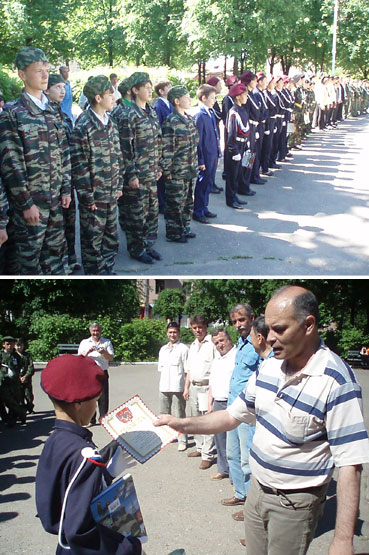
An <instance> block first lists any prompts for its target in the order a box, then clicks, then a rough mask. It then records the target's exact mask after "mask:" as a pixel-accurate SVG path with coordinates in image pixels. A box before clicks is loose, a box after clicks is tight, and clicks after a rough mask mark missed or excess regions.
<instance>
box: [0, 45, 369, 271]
mask: <svg viewBox="0 0 369 555" xmlns="http://www.w3.org/2000/svg"><path fill="white" fill-rule="evenodd" d="M15 65H16V67H17V69H18V74H19V77H20V78H21V79H22V81H23V83H24V90H23V92H22V94H21V96H20V98H18V99H16V100H14V101H12V102H8V103H7V104H6V105H5V106H4V107H3V109H2V113H1V115H0V132H1V141H0V154H1V188H0V191H1V198H0V244H1V245H2V244H3V246H2V248H1V250H0V273H2V274H8V275H9V274H10V275H19V274H21V275H26V274H27V275H30V274H31V275H40V274H45V275H50V274H56V275H64V274H71V273H78V272H80V270H81V266H80V264H79V263H78V261H77V255H76V223H77V222H76V219H77V216H78V218H79V230H80V248H81V258H82V266H83V271H84V273H85V274H89V275H114V273H115V272H114V264H115V258H116V254H117V252H118V247H119V239H118V223H119V225H120V227H121V228H122V230H123V232H124V233H125V236H126V241H127V250H128V252H129V255H130V257H131V258H133V259H135V260H137V261H139V262H140V263H143V264H154V263H155V261H157V260H161V259H162V256H161V254H160V253H159V252H158V251H157V250H156V249H155V248H154V246H155V242H156V240H157V237H158V214H159V213H160V212H162V213H163V214H164V218H165V235H166V239H167V241H169V242H175V243H187V242H188V241H189V240H192V239H194V238H195V237H196V233H195V232H194V231H193V230H192V229H191V222H192V220H195V221H196V222H199V223H202V224H207V223H209V222H210V221H212V220H213V219H215V218H216V217H217V214H216V213H214V212H212V211H211V209H210V206H209V204H210V194H211V193H213V194H219V193H220V192H221V191H222V190H223V187H221V186H220V184H219V183H216V179H215V177H216V171H217V167H218V164H219V159H220V158H221V157H222V156H223V168H222V169H223V174H222V177H223V179H224V181H225V200H226V205H227V206H228V207H229V208H231V209H236V210H243V209H244V206H245V205H246V204H247V202H248V199H247V200H246V198H245V197H251V196H253V195H254V194H255V193H256V191H255V190H254V189H252V188H251V185H252V184H258V185H261V184H264V183H266V180H267V178H269V177H271V176H272V175H273V171H274V170H276V169H280V168H281V165H280V162H283V161H285V160H286V159H289V158H291V157H292V154H291V152H290V150H291V149H293V148H296V149H300V148H301V143H302V140H303V138H304V136H306V135H307V134H308V133H310V132H311V131H314V130H325V129H327V130H330V129H334V128H335V127H337V125H338V124H339V122H340V121H342V120H343V119H344V118H347V117H348V116H349V115H353V116H357V115H359V114H366V113H367V110H368V102H369V87H368V83H367V81H362V82H359V81H356V80H352V79H350V78H345V79H340V78H338V77H332V76H327V75H323V74H319V75H311V74H308V75H305V74H296V75H293V76H292V77H289V76H286V75H277V76H273V75H267V74H265V73H264V72H258V73H256V74H255V73H253V72H252V71H246V72H244V73H243V74H242V75H241V76H240V78H238V77H237V76H236V75H232V76H230V77H228V78H226V80H225V82H223V79H221V78H220V77H218V76H215V75H213V76H211V77H209V78H208V79H207V82H206V83H204V84H203V85H201V86H200V87H199V88H198V91H197V100H198V110H197V111H196V113H195V115H194V117H192V116H191V115H190V113H192V111H191V110H190V108H191V98H190V94H189V92H188V90H187V88H186V87H185V86H183V85H175V86H173V87H172V85H171V83H170V81H167V80H163V81H160V82H159V83H156V84H155V93H156V99H155V101H154V102H153V85H152V82H151V79H150V76H149V75H148V74H147V73H146V72H141V71H137V72H134V73H133V74H132V75H130V76H129V77H128V78H125V79H123V80H122V81H121V82H120V83H118V77H117V75H116V74H111V75H110V78H108V77H106V76H104V75H99V76H92V77H90V78H89V79H88V81H87V82H86V84H85V86H84V88H83V93H82V95H81V98H80V99H79V102H78V104H79V106H80V108H81V109H82V113H81V114H80V115H79V116H78V118H77V120H76V121H74V117H73V113H72V102H73V96H72V89H71V84H70V82H69V69H68V67H66V66H61V67H60V71H59V73H50V72H49V64H48V61H47V57H46V55H45V53H44V52H43V51H42V50H40V49H38V48H35V47H26V48H23V49H22V50H20V51H19V52H18V54H17V58H16V60H15ZM226 88H228V93H227V94H226V95H224V96H223V98H221V97H222V91H225V89H226ZM221 142H222V144H221ZM4 243H5V244H4Z"/></svg>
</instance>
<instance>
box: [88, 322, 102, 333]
mask: <svg viewBox="0 0 369 555" xmlns="http://www.w3.org/2000/svg"><path fill="white" fill-rule="evenodd" d="M92 328H99V330H100V331H101V326H100V324H99V322H93V324H91V325H90V327H89V328H88V329H89V330H92Z"/></svg>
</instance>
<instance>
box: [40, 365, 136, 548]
mask: <svg viewBox="0 0 369 555" xmlns="http://www.w3.org/2000/svg"><path fill="white" fill-rule="evenodd" d="M103 382H104V372H103V371H102V370H101V368H100V367H99V366H98V365H97V364H96V362H94V361H93V360H92V359H91V358H89V357H84V356H82V355H79V356H74V355H62V356H60V357H57V358H54V359H53V360H51V361H50V362H49V363H48V365H47V366H46V368H45V369H44V370H43V372H42V374H41V387H42V389H43V390H44V391H45V392H46V393H47V394H48V395H49V397H50V399H51V401H52V403H53V405H54V409H55V416H56V421H55V426H54V431H53V433H52V434H51V436H50V437H49V438H48V440H47V441H46V443H45V446H44V449H43V451H42V454H41V457H40V460H39V464H38V468H37V474H36V505H37V511H38V516H39V518H40V519H41V522H42V526H43V527H44V528H45V530H46V531H47V532H49V533H51V534H55V535H57V536H58V540H59V541H58V546H57V549H56V553H57V554H62V553H69V554H70V555H73V554H78V555H88V554H91V555H92V554H94V555H97V554H100V555H103V554H104V555H105V554H106V553H117V554H124V555H136V554H140V553H141V552H142V550H141V542H140V541H139V540H138V539H137V538H132V537H124V536H122V535H121V534H119V533H117V532H115V531H113V530H110V529H109V528H105V527H104V526H101V525H97V524H96V523H95V521H94V519H93V517H92V513H91V510H90V504H91V501H92V500H93V499H94V497H96V495H98V494H99V493H100V492H101V491H102V489H103V488H104V487H106V486H108V485H110V483H111V482H112V476H111V475H110V474H109V472H108V470H107V469H106V462H105V460H104V458H105V457H103V456H102V455H101V454H100V453H99V452H98V451H97V449H96V446H95V444H94V443H93V441H92V433H91V432H90V431H89V430H87V429H86V428H85V426H87V425H88V424H89V422H90V420H91V418H92V416H93V414H94V413H95V411H96V401H97V400H98V398H99V396H100V394H101V391H102V387H103ZM106 458H107V457H106ZM103 484H104V485H103Z"/></svg>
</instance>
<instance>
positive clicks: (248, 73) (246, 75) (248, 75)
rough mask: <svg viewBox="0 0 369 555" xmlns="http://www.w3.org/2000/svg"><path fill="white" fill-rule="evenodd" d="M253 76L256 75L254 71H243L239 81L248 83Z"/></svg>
mask: <svg viewBox="0 0 369 555" xmlns="http://www.w3.org/2000/svg"><path fill="white" fill-rule="evenodd" d="M255 77H256V75H255V73H252V71H250V70H249V71H245V73H243V74H242V75H241V82H242V83H245V85H248V84H249V83H251V81H252V80H253V79H255Z"/></svg>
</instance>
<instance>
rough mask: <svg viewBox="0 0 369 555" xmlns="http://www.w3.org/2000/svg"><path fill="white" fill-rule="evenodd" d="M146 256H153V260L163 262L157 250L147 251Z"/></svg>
mask: <svg viewBox="0 0 369 555" xmlns="http://www.w3.org/2000/svg"><path fill="white" fill-rule="evenodd" d="M146 254H148V255H149V256H151V258H153V259H154V260H162V256H161V254H159V253H158V251H156V250H155V249H148V250H147V251H146Z"/></svg>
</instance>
